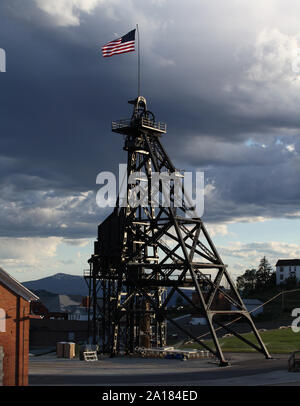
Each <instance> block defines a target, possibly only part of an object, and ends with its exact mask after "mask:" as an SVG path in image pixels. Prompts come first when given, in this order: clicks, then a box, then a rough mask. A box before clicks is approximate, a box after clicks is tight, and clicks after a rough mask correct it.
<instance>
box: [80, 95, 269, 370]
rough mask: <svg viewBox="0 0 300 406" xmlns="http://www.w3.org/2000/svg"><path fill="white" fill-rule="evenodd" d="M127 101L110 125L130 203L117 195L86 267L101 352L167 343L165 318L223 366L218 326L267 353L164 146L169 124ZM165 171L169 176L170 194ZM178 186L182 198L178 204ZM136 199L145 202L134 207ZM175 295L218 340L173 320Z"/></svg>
mask: <svg viewBox="0 0 300 406" xmlns="http://www.w3.org/2000/svg"><path fill="white" fill-rule="evenodd" d="M129 103H131V104H133V105H134V111H133V115H132V117H131V119H128V120H120V121H116V122H113V123H112V131H113V132H116V133H120V134H123V135H124V136H125V145H124V150H125V151H127V154H128V162H127V178H128V179H129V182H128V186H127V191H126V194H125V197H126V201H125V204H124V200H123V196H119V197H118V199H117V202H116V207H115V209H114V211H113V212H112V214H111V215H110V216H109V217H108V218H107V219H106V220H104V221H103V222H102V223H101V224H100V225H99V227H98V240H97V241H96V242H95V247H94V254H93V255H92V257H91V258H90V260H89V264H90V269H89V270H88V271H86V272H85V279H86V281H87V284H88V287H89V292H90V293H89V295H90V301H89V335H90V334H92V337H93V342H94V344H96V343H98V344H100V348H101V351H102V352H103V353H110V354H111V355H112V356H113V355H116V354H118V353H120V352H124V353H125V354H129V353H133V352H134V349H135V347H137V346H142V347H145V348H149V347H162V346H164V345H166V321H168V322H169V323H171V324H173V325H174V326H175V327H177V328H178V329H179V330H181V331H182V332H183V333H184V334H185V335H186V337H188V338H191V339H193V340H195V341H196V342H198V343H199V344H200V345H201V346H202V347H204V348H205V349H206V350H208V351H210V353H212V354H213V355H214V356H215V357H217V358H218V359H219V361H220V365H228V362H227V361H226V359H225V358H224V355H223V352H222V349H221V347H220V344H219V339H218V336H217V333H216V326H217V327H223V328H224V329H225V330H226V331H227V332H229V333H231V334H234V335H235V336H236V337H238V338H240V339H241V340H243V341H244V342H246V343H247V344H249V345H250V346H251V347H253V348H255V349H256V350H257V351H259V352H261V353H262V354H264V355H265V356H266V358H270V355H269V354H268V351H267V349H266V347H265V345H264V343H263V341H262V339H261V337H260V335H259V333H258V331H257V329H256V327H255V325H254V323H253V320H252V318H251V316H250V314H249V312H248V311H247V308H246V307H245V305H244V303H243V301H242V299H241V297H240V295H239V293H238V291H237V289H236V287H235V285H234V283H233V281H232V280H231V278H230V275H229V273H228V271H227V269H226V265H225V264H224V263H223V262H222V260H221V257H220V255H219V254H218V252H217V249H216V247H215V246H214V244H213V242H212V240H211V238H210V236H209V233H208V231H207V229H206V227H205V225H204V223H203V221H202V220H201V218H200V217H197V216H196V215H195V211H194V208H193V206H192V205H191V204H190V200H189V199H188V196H186V193H185V190H184V183H183V182H182V180H180V178H182V173H181V172H180V171H177V170H176V168H175V167H174V165H173V163H172V162H171V160H170V158H169V156H168V155H167V153H166V151H165V149H164V148H163V146H162V144H161V136H162V135H163V134H165V133H166V125H165V124H163V123H158V122H156V121H155V117H154V115H153V113H151V112H150V111H148V110H147V104H146V100H145V98H143V97H141V96H140V97H138V98H137V99H136V100H134V101H130V102H129ZM137 173H138V174H140V176H138V177H137V176H136V174H137ZM154 173H155V174H159V175H160V181H159V182H158V183H157V182H156V183H155V185H156V189H153V188H152V187H150V186H153V175H154ZM133 174H135V176H134V179H133V180H132V176H133ZM165 175H168V176H169V177H168V179H169V181H168V182H169V183H168V188H169V195H168V196H167V195H166V187H165V185H164V176H165ZM170 175H171V176H170ZM170 179H171V180H170ZM142 185H146V186H143V187H142ZM157 185H158V186H157ZM178 185H179V189H180V191H181V192H182V195H183V196H184V197H185V199H182V200H180V204H178V203H179V202H178V193H177V192H178V190H179V189H178ZM139 186H140V187H139ZM153 191H154V195H155V199H153ZM182 195H181V196H182ZM136 198H139V202H141V201H142V203H143V204H139V205H134V204H131V203H132V201H133V202H135V201H136ZM166 201H168V203H169V205H166V204H165V202H166ZM130 202H131V203H130ZM224 286H227V287H228V288H227V289H225V288H224ZM187 287H188V288H193V289H194V290H195V293H194V297H193V300H192V299H191V297H190V296H189V295H187V294H186V291H185V290H184V288H187ZM175 293H176V294H179V295H180V296H181V297H182V298H183V299H184V300H185V301H186V302H187V303H189V304H190V305H191V306H192V307H193V309H195V311H196V312H197V313H198V314H200V315H202V317H204V318H205V319H206V322H207V326H208V329H209V332H210V335H211V338H212V342H213V345H208V344H207V342H205V341H203V340H199V339H198V338H197V337H195V336H194V335H193V334H192V333H191V331H190V330H189V329H187V328H185V327H184V326H182V324H180V323H179V322H178V321H176V320H174V319H173V318H172V317H171V315H170V312H169V311H168V304H169V303H170V300H171V299H172V298H173V296H174V295H175ZM219 299H221V305H220V303H219V302H220V300H219ZM218 303H219V304H218ZM232 316H242V318H243V319H245V320H246V321H247V322H248V324H249V326H250V328H251V330H252V332H253V333H254V336H255V338H256V343H255V344H253V343H252V342H250V341H248V340H247V339H245V338H244V337H243V336H241V335H240V334H239V333H237V332H236V331H235V330H234V329H233V328H232V327H229V326H227V325H226V323H225V322H224V318H225V319H226V317H227V319H228V317H232Z"/></svg>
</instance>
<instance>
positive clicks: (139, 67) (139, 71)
mask: <svg viewBox="0 0 300 406" xmlns="http://www.w3.org/2000/svg"><path fill="white" fill-rule="evenodd" d="M136 31H137V36H138V97H139V96H140V95H141V53H140V31H139V25H138V24H137V25H136Z"/></svg>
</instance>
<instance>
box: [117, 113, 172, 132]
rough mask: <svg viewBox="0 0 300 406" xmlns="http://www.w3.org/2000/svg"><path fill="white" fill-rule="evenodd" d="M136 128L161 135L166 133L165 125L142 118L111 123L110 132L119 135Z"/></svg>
mask: <svg viewBox="0 0 300 406" xmlns="http://www.w3.org/2000/svg"><path fill="white" fill-rule="evenodd" d="M138 128H141V129H148V130H151V131H155V132H157V133H161V134H165V133H166V132H167V124H165V123H162V122H160V121H159V122H155V121H153V120H149V119H148V118H144V117H142V118H139V119H136V120H134V119H130V118H128V119H124V120H117V121H113V122H112V123H111V129H112V131H113V132H116V133H119V134H126V133H129V132H131V131H132V130H133V129H138Z"/></svg>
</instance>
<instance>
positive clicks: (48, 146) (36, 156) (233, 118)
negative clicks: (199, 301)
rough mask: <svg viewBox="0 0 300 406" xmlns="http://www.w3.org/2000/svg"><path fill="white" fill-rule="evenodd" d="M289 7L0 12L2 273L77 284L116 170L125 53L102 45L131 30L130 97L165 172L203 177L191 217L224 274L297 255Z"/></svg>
mask: <svg viewBox="0 0 300 406" xmlns="http://www.w3.org/2000/svg"><path fill="white" fill-rule="evenodd" d="M299 15H300V3H299V2H297V1H296V0H293V1H292V0H263V1H260V2H258V1H253V0H223V1H220V0H202V1H199V0H186V1H185V2H180V1H178V0H147V1H143V2H141V1H138V0H2V1H1V3H0V48H2V49H4V50H5V52H6V59H7V60H6V72H5V73H3V72H2V73H0V89H1V90H0V115H1V121H0V130H1V135H0V189H1V193H0V265H1V266H2V267H3V268H4V269H6V270H7V271H9V272H11V273H12V274H13V275H14V276H15V277H17V278H18V279H19V280H21V281H25V280H29V279H38V278H40V277H43V276H48V275H51V274H53V273H57V272H66V273H71V274H78V275H80V274H81V273H82V268H84V267H86V261H87V259H88V258H89V255H90V254H91V253H92V250H93V240H94V239H95V238H96V234H97V224H98V223H99V222H101V220H102V219H103V218H104V217H105V215H107V213H108V211H107V210H103V209H100V208H99V207H97V205H96V201H95V193H96V192H97V188H98V187H97V185H96V176H97V174H98V173H99V172H101V171H114V172H116V170H117V167H118V164H119V163H125V162H126V155H125V153H124V151H123V150H122V142H123V140H122V137H120V136H118V135H117V134H115V133H111V131H110V125H111V121H112V120H114V119H121V118H126V117H129V116H130V114H131V111H130V106H129V105H128V104H127V101H128V100H129V99H132V98H134V97H135V96H136V93H137V79H136V77H137V55H136V53H128V54H124V55H118V56H114V57H112V58H102V56H101V46H102V45H104V44H105V43H106V42H109V41H111V40H113V39H115V38H117V37H118V36H121V35H124V34H126V33H127V32H129V31H130V30H132V29H134V28H135V26H136V24H137V23H138V24H139V28H140V36H141V65H142V94H143V95H144V96H145V97H146V98H147V101H148V106H149V108H150V110H152V111H153V112H154V113H155V115H156V117H157V118H158V119H159V120H161V121H164V122H166V123H167V125H168V134H167V135H166V136H165V137H164V139H163V143H164V145H165V147H166V149H167V151H168V153H169V155H170V156H171V158H172V160H173V162H174V164H175V166H177V167H179V168H185V169H186V170H193V171H195V170H199V171H204V173H205V183H206V189H205V190H206V194H205V212H204V216H203V219H204V221H206V223H207V226H208V229H209V230H210V231H211V233H212V236H213V238H214V241H215V243H216V245H217V248H219V251H220V253H221V255H222V256H223V257H224V258H223V259H224V262H226V263H228V265H229V269H231V270H232V272H233V275H234V276H236V275H238V274H240V273H242V272H243V271H244V270H245V269H246V268H247V267H255V266H257V264H258V262H259V260H260V258H261V257H262V256H263V255H266V256H267V258H268V259H269V260H270V262H271V264H272V265H274V263H275V262H276V260H277V259H278V258H293V257H298V258H299V257H300V251H299V250H300V237H299V233H298V230H299V225H300V204H299V203H300V187H299V184H300V176H299V173H300V138H299V133H300V114H299V107H300V72H298V70H299V71H300V28H299Z"/></svg>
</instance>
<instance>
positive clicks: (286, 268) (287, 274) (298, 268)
mask: <svg viewBox="0 0 300 406" xmlns="http://www.w3.org/2000/svg"><path fill="white" fill-rule="evenodd" d="M281 268H283V272H281V271H280V269H281ZM290 270H291V271H292V272H293V271H294V270H296V274H295V275H296V278H297V281H298V282H300V266H299V265H297V266H294V265H292V266H291V267H290V266H289V265H288V266H283V267H281V266H276V284H277V285H279V284H280V283H282V282H284V281H285V280H286V279H287V278H289V277H290V276H291V272H290ZM280 275H283V279H280Z"/></svg>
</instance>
